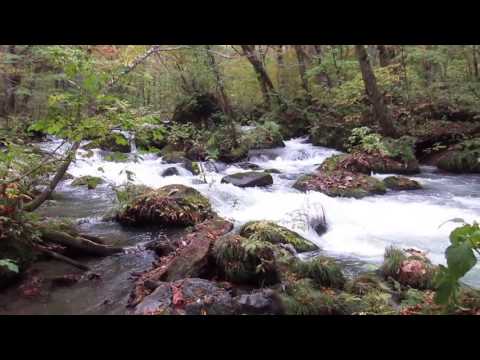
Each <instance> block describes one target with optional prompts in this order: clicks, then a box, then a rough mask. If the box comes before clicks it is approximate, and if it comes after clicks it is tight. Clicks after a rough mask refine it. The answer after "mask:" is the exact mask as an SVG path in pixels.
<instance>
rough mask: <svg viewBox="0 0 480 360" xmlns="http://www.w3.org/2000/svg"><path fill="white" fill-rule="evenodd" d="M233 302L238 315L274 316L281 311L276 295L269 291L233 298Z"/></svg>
mask: <svg viewBox="0 0 480 360" xmlns="http://www.w3.org/2000/svg"><path fill="white" fill-rule="evenodd" d="M234 301H235V302H236V303H237V304H238V305H237V307H238V312H239V313H240V314H247V315H275V314H279V313H280V311H281V310H280V304H279V303H278V299H277V297H276V294H275V292H274V291H273V290H271V289H265V290H261V291H257V292H253V293H251V294H243V295H240V296H238V297H236V298H234Z"/></svg>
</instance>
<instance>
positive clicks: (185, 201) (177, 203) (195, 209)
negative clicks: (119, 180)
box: [116, 185, 212, 226]
mask: <svg viewBox="0 0 480 360" xmlns="http://www.w3.org/2000/svg"><path fill="white" fill-rule="evenodd" d="M211 215H212V210H211V207H210V202H209V201H208V199H207V198H206V197H204V196H203V195H202V194H200V193H199V192H198V191H197V190H195V189H193V188H190V187H187V186H184V185H167V186H164V187H162V188H160V189H157V190H152V191H147V192H145V193H143V194H142V195H140V196H137V197H135V198H134V199H133V200H132V201H130V202H129V203H127V204H126V205H125V206H124V208H123V209H122V210H121V211H120V212H119V213H118V214H117V216H116V219H117V220H118V221H119V222H120V223H122V224H127V225H135V226H140V225H161V226H190V225H195V224H197V223H199V222H202V221H204V220H205V219H207V218H209V217H210V216H211Z"/></svg>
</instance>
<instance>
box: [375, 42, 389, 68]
mask: <svg viewBox="0 0 480 360" xmlns="http://www.w3.org/2000/svg"><path fill="white" fill-rule="evenodd" d="M377 50H378V59H379V60H380V66H381V67H385V66H388V65H390V57H389V54H388V50H387V48H386V47H385V45H377Z"/></svg>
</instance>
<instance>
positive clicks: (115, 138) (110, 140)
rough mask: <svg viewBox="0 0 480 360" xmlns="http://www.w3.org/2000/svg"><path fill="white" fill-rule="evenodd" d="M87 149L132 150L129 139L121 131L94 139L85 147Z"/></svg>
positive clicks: (126, 151) (121, 151)
mask: <svg viewBox="0 0 480 360" xmlns="http://www.w3.org/2000/svg"><path fill="white" fill-rule="evenodd" d="M83 148H84V149H85V150H91V149H98V148H100V149H102V150H104V151H112V152H120V153H129V152H130V150H131V147H130V143H129V140H128V139H127V138H126V137H125V135H123V134H120V133H111V134H109V135H106V136H105V137H103V138H100V139H96V140H93V141H92V142H90V143H89V144H87V145H85V146H84V147H83Z"/></svg>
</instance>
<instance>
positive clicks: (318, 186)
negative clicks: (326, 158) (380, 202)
mask: <svg viewBox="0 0 480 360" xmlns="http://www.w3.org/2000/svg"><path fill="white" fill-rule="evenodd" d="M293 187H294V188H295V189H297V190H300V191H319V192H322V193H324V194H326V195H328V196H332V197H353V198H356V199H361V198H363V197H366V196H372V195H382V194H385V192H386V188H385V185H384V183H383V182H382V181H380V180H378V179H376V178H374V177H371V176H367V175H364V174H358V173H353V172H349V171H340V170H337V171H332V172H321V171H317V172H316V173H314V174H311V175H304V176H302V177H300V178H299V179H298V180H297V181H296V182H295V184H294V185H293Z"/></svg>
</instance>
